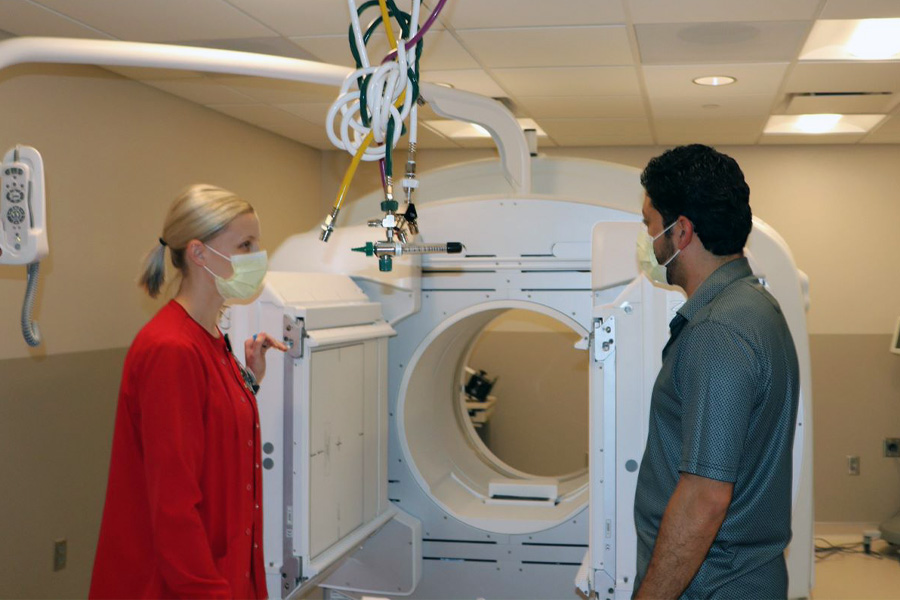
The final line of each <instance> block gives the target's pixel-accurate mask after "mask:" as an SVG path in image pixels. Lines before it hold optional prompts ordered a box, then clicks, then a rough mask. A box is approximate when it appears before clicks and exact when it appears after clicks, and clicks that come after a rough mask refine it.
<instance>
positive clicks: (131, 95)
mask: <svg viewBox="0 0 900 600" xmlns="http://www.w3.org/2000/svg"><path fill="white" fill-rule="evenodd" d="M0 114H2V118H0V151H3V152H5V151H6V149H8V148H10V147H12V146H13V145H14V144H16V143H22V144H28V145H32V146H35V147H36V148H38V150H39V151H40V152H41V153H42V155H43V157H44V165H45V169H46V179H47V190H48V212H49V224H48V229H49V235H50V256H49V258H48V259H46V260H45V261H44V262H43V264H42V277H41V281H40V293H39V296H38V302H37V311H36V316H37V319H38V322H39V323H40V326H41V330H42V332H43V335H44V339H45V341H44V345H43V346H41V347H40V348H38V349H37V350H29V349H28V347H27V346H26V345H25V343H24V341H23V340H22V337H21V333H20V331H19V312H20V310H21V302H22V298H23V296H24V293H25V281H24V268H21V267H12V266H0V315H2V318H0V340H2V342H0V481H2V482H3V493H0V514H2V515H3V517H2V522H0V539H2V540H3V544H2V547H3V549H2V550H0V565H2V566H0V597H2V598H29V597H44V598H72V597H84V596H86V595H87V590H88V584H89V581H90V570H91V567H92V564H93V556H94V548H95V546H96V536H97V531H98V527H99V522H100V515H101V510H102V506H103V497H104V494H105V489H106V474H107V469H108V464H109V449H110V445H111V434H112V424H113V417H114V412H115V405H116V394H117V389H118V385H119V378H120V373H121V369H122V362H123V360H124V354H125V348H126V347H127V346H128V345H129V344H130V342H131V339H132V338H133V337H134V334H135V333H136V332H137V330H138V329H139V328H140V326H141V325H142V324H143V323H144V322H145V321H147V320H148V319H149V317H150V316H152V314H153V312H155V310H156V309H157V308H158V307H159V306H160V304H161V302H162V300H160V301H157V302H151V301H150V300H149V299H147V298H146V297H144V296H142V293H141V291H140V290H139V289H138V288H137V287H136V285H135V281H136V278H137V272H138V268H139V264H140V260H141V258H142V256H143V254H144V253H145V252H146V251H147V250H148V249H149V248H151V247H152V246H153V245H154V243H155V241H156V239H157V237H158V236H159V234H160V229H161V227H162V219H163V216H164V214H165V211H166V209H167V207H168V205H169V203H170V202H171V199H172V198H173V197H174V195H175V193H176V192H177V191H178V190H179V189H180V188H182V187H184V186H185V185H187V184H190V183H193V182H198V181H205V182H208V183H213V184H216V185H220V186H223V187H226V188H229V189H232V190H234V191H235V192H237V193H239V194H241V195H242V196H244V197H245V198H246V199H247V200H249V201H250V202H251V203H252V204H254V205H255V207H256V209H257V211H258V213H259V215H260V218H261V221H262V226H263V227H262V231H263V242H264V244H265V245H266V246H268V248H269V249H274V248H276V247H277V246H278V245H279V244H280V243H281V241H282V240H284V239H285V237H287V236H288V235H289V234H291V233H294V232H296V231H298V230H304V229H306V228H308V227H310V226H312V225H313V224H314V223H315V220H316V219H317V218H318V212H319V211H318V207H319V203H320V197H321V192H320V189H319V188H320V181H321V153H320V152H319V151H317V150H313V149H310V148H307V147H305V146H302V145H300V144H297V143H295V142H292V141H289V140H287V139H285V138H282V137H279V136H276V135H273V134H271V133H268V132H265V131H263V130H261V129H257V128H255V127H252V126H249V125H247V124H245V123H241V122H239V121H236V120H233V119H231V118H229V117H226V116H224V115H221V114H219V113H216V112H212V111H210V110H207V109H205V108H202V107H199V106H196V105H193V104H189V103H187V102H185V101H183V100H181V99H178V98H176V97H174V96H170V95H168V94H165V93H163V92H160V91H158V90H155V89H153V88H150V87H147V86H144V85H141V84H138V83H134V82H131V81H129V80H125V79H122V78H120V77H119V76H118V75H114V74H111V73H109V72H108V71H104V70H101V69H97V68H93V67H90V68H89V67H46V66H25V67H17V68H14V69H9V70H6V71H3V72H2V73H0ZM57 538H66V539H67V540H68V566H67V568H66V569H65V570H63V571H59V572H53V570H52V566H53V562H52V557H53V541H54V540H55V539H57Z"/></svg>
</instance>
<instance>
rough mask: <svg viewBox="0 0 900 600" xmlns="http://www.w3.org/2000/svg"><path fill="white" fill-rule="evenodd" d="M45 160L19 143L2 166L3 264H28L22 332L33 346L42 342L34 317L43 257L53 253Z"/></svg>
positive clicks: (0, 239)
mask: <svg viewBox="0 0 900 600" xmlns="http://www.w3.org/2000/svg"><path fill="white" fill-rule="evenodd" d="M49 251H50V250H49V246H48V243H47V203H46V197H45V194H44V162H43V160H42V159H41V155H40V153H39V152H38V151H37V150H35V149H34V148H31V147H30V146H16V147H15V148H13V149H12V150H10V151H9V152H7V153H6V155H5V156H4V157H3V165H2V166H0V265H26V266H27V271H28V283H27V286H26V291H25V303H24V304H23V306H22V335H23V336H24V337H25V341H26V342H27V343H28V345H29V346H37V345H39V344H40V343H41V334H40V329H39V328H38V326H37V323H35V322H34V321H33V320H32V318H31V313H32V310H33V309H34V299H35V295H36V294H37V282H38V272H39V270H40V260H41V259H42V258H44V257H45V256H47V254H48V253H49Z"/></svg>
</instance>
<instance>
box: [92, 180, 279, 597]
mask: <svg viewBox="0 0 900 600" xmlns="http://www.w3.org/2000/svg"><path fill="white" fill-rule="evenodd" d="M259 237H260V229H259V219H258V218H257V216H256V213H255V212H254V210H253V207H252V206H250V204H248V203H247V202H246V201H244V200H242V199H241V198H239V197H237V196H235V195H234V194H232V193H231V192H228V191H226V190H223V189H221V188H217V187H213V186H209V185H195V186H192V187H190V188H188V189H187V190H185V191H184V192H183V193H182V194H181V195H180V196H179V197H178V198H176V200H175V202H174V203H173V204H172V206H171V208H170V209H169V212H168V215H167V216H166V220H165V224H164V226H163V232H162V237H160V238H159V244H158V245H157V246H156V247H155V248H154V249H153V250H151V252H150V253H149V254H148V256H147V259H146V262H145V266H144V271H143V274H142V276H141V279H140V284H141V286H143V287H144V288H145V289H146V290H147V292H148V293H149V294H150V296H151V297H156V296H157V295H158V294H159V292H160V288H161V287H162V285H163V283H164V278H165V251H166V248H168V250H169V253H170V256H171V261H172V265H173V266H174V267H175V269H177V271H178V274H179V275H180V277H181V281H180V285H179V288H178V293H177V294H176V296H175V298H174V299H173V300H171V301H169V303H168V304H166V305H165V306H164V307H163V308H162V309H161V310H160V311H159V312H158V313H157V314H156V316H155V317H153V319H152V320H151V321H150V322H149V323H147V325H145V326H144V328H143V329H141V331H140V332H139V333H138V335H137V337H136V338H135V340H134V342H133V343H132V345H131V348H130V349H129V351H128V355H127V357H126V358H125V368H124V372H123V376H122V385H121V388H120V391H119V400H118V410H117V413H116V422H115V431H114V436H113V447H112V458H111V463H110V470H109V484H108V487H107V491H106V505H105V508H104V512H103V521H102V524H101V527H100V540H99V543H98V545H97V554H96V558H95V561H94V573H93V578H92V581H91V590H90V596H91V597H92V598H266V597H267V593H266V580H265V571H264V567H263V554H262V531H263V529H262V508H261V507H262V498H261V495H262V475H261V470H260V441H259V440H260V436H259V413H258V411H257V407H256V399H255V397H254V392H255V389H256V388H257V387H258V384H257V382H259V381H261V380H262V378H263V376H264V375H265V371H266V361H265V353H266V351H267V350H268V349H269V348H277V349H279V350H282V351H283V350H285V349H286V348H285V346H284V345H283V344H282V343H281V342H279V341H277V340H275V339H273V338H272V337H270V336H269V335H267V334H265V333H260V334H258V335H256V336H254V339H251V340H247V342H246V343H245V346H244V349H245V356H246V358H247V366H246V368H245V367H243V366H242V365H240V364H239V363H238V362H237V360H236V359H235V358H234V356H233V355H232V353H231V347H230V345H229V342H228V339H227V337H225V336H224V335H222V332H221V331H220V330H219V328H218V327H217V326H216V322H217V320H218V315H219V312H220V310H221V309H222V305H223V304H224V302H225V300H227V299H230V298H249V297H252V296H253V295H254V294H255V293H256V292H257V291H258V290H259V288H260V287H261V285H262V281H263V277H264V276H265V273H266V265H267V257H266V253H265V252H263V251H260V250H259Z"/></svg>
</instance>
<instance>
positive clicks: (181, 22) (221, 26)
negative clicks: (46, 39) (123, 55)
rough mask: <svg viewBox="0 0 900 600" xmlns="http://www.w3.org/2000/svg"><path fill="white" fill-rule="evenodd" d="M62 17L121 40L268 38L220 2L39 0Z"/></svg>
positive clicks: (263, 29) (253, 23)
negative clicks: (65, 16)
mask: <svg viewBox="0 0 900 600" xmlns="http://www.w3.org/2000/svg"><path fill="white" fill-rule="evenodd" d="M40 2H41V4H43V5H45V6H47V7H49V8H52V9H53V10H56V11H58V12H60V13H62V14H64V15H67V16H69V17H72V18H74V19H78V20H79V21H82V22H84V23H89V24H90V25H91V26H93V27H96V28H97V29H100V30H102V31H105V32H106V33H108V34H110V35H113V36H115V37H118V38H120V39H123V40H129V41H136V42H148V41H155V42H174V41H180V40H210V39H222V38H232V37H235V38H241V37H261V36H266V35H271V34H272V33H273V32H272V31H271V30H270V29H269V28H268V27H265V26H264V25H262V24H261V23H259V22H258V21H256V20H255V19H253V18H251V17H248V16H247V15H246V14H244V13H243V12H241V11H239V10H237V9H236V8H234V7H233V6H231V5H230V4H228V3H226V2H223V1H222V0H190V2H185V1H184V0H153V2H147V1H146V0H78V1H77V2H73V1H72V0H40Z"/></svg>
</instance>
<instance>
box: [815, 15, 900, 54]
mask: <svg viewBox="0 0 900 600" xmlns="http://www.w3.org/2000/svg"><path fill="white" fill-rule="evenodd" d="M898 58H900V19H855V20H854V19H827V20H822V21H816V23H815V25H813V28H812V31H811V32H810V34H809V38H808V39H807V41H806V44H805V45H804V46H803V50H802V51H801V52H800V60H897V59H898Z"/></svg>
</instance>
